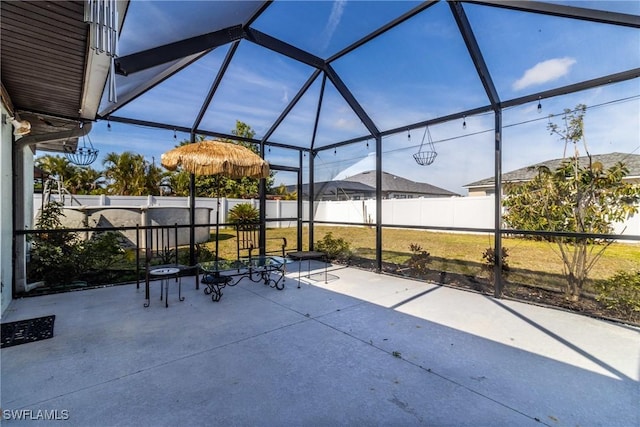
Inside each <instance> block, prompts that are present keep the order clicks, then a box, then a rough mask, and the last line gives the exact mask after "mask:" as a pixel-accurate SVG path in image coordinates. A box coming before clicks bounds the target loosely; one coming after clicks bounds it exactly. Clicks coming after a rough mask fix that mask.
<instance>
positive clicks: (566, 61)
mask: <svg viewBox="0 0 640 427" xmlns="http://www.w3.org/2000/svg"><path fill="white" fill-rule="evenodd" d="M575 63H576V60H575V59H573V58H569V57H564V58H554V59H548V60H546V61H542V62H538V63H537V64H536V65H534V66H533V67H531V68H529V69H528V70H527V71H525V72H524V75H523V76H522V77H521V78H519V79H518V80H516V81H515V83H513V86H512V87H513V90H522V89H524V88H526V87H529V86H534V85H539V84H542V83H546V82H550V81H553V80H556V79H559V78H560V77H562V76H564V75H566V74H567V73H569V70H570V68H571V66H572V65H573V64H575Z"/></svg>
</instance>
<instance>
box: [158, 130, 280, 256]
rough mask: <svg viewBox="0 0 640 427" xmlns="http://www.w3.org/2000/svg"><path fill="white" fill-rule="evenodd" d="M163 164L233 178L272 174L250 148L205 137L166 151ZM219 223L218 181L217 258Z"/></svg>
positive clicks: (264, 176)
mask: <svg viewBox="0 0 640 427" xmlns="http://www.w3.org/2000/svg"><path fill="white" fill-rule="evenodd" d="M160 163H162V166H164V167H165V168H167V169H169V170H171V171H173V170H176V169H177V168H178V167H180V168H181V169H182V170H184V171H187V172H190V173H192V174H194V175H217V176H225V177H227V178H232V179H238V178H243V177H249V178H267V177H268V176H269V163H267V161H266V160H264V159H262V158H261V157H260V156H258V155H257V154H256V153H254V152H253V151H251V150H249V149H248V148H246V147H243V146H241V145H236V144H232V143H228V142H221V141H211V140H205V141H200V142H194V143H191V144H185V145H181V146H180V147H176V148H174V149H173V150H169V151H167V152H166V153H164V154H163V155H162V157H161V158H160ZM191 208H193V206H192V207H191ZM219 222H220V185H219V180H218V185H217V209H216V259H218V231H219ZM192 226H193V224H192Z"/></svg>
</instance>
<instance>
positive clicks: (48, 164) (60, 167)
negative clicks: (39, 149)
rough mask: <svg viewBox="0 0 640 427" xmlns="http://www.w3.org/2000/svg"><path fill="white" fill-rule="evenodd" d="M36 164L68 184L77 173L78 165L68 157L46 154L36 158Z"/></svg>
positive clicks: (64, 183)
mask: <svg viewBox="0 0 640 427" xmlns="http://www.w3.org/2000/svg"><path fill="white" fill-rule="evenodd" d="M35 164H36V166H38V167H39V168H40V169H42V170H44V171H46V172H48V173H49V174H50V175H51V176H53V177H54V178H56V179H57V180H58V181H60V182H62V184H63V185H65V186H67V184H68V183H69V181H71V180H72V178H73V177H74V175H76V173H77V169H78V168H77V167H76V166H74V165H73V164H72V163H71V162H69V160H68V159H67V158H66V157H60V156H51V155H46V156H42V157H38V158H37V159H36V160H35Z"/></svg>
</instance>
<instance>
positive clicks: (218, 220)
mask: <svg viewBox="0 0 640 427" xmlns="http://www.w3.org/2000/svg"><path fill="white" fill-rule="evenodd" d="M216 199H217V204H216V261H218V259H219V256H218V243H219V238H218V232H219V231H220V176H216Z"/></svg>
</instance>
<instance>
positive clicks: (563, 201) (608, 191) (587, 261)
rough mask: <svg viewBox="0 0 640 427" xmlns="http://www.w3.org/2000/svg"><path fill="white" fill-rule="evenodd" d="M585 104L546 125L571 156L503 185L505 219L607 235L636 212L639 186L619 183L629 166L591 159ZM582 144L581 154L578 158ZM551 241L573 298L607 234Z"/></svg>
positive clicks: (521, 226) (523, 225)
mask: <svg viewBox="0 0 640 427" xmlns="http://www.w3.org/2000/svg"><path fill="white" fill-rule="evenodd" d="M585 113H586V106H584V105H578V106H577V108H576V109H575V110H573V111H571V110H568V109H566V110H565V114H564V128H560V127H559V126H558V125H556V124H553V123H550V124H549V125H548V129H549V130H550V131H551V133H552V134H557V135H559V137H560V139H561V141H563V142H564V143H565V152H566V147H567V145H569V144H573V146H574V150H573V155H572V156H571V157H568V158H565V160H563V161H562V163H561V165H560V166H559V167H558V168H557V169H556V170H550V169H549V168H547V167H539V168H538V174H537V175H536V176H535V177H534V178H533V179H532V180H531V181H529V182H526V183H522V184H511V185H508V186H506V197H505V201H504V205H505V207H506V208H507V213H506V214H505V215H504V220H505V222H506V224H507V225H508V226H509V227H511V228H513V229H518V230H542V231H553V232H562V233H577V234H610V233H611V232H612V231H613V227H612V225H611V224H612V223H614V222H620V221H623V220H625V219H626V218H627V217H628V216H629V215H631V214H634V213H636V212H638V206H637V203H638V202H639V201H640V186H638V185H633V184H631V183H629V182H625V181H624V178H625V176H627V174H628V173H629V170H628V169H627V168H626V166H625V165H624V164H623V163H617V164H615V165H613V166H611V167H609V168H608V169H605V168H604V166H603V165H602V163H600V162H594V161H593V160H592V157H591V155H590V154H589V153H588V150H587V147H586V143H585V138H584V121H583V118H584V115H585ZM579 143H582V144H583V146H584V148H585V151H586V153H587V155H586V156H584V157H580V155H579V150H578V144H579ZM547 240H548V241H549V242H551V243H552V244H555V245H557V247H558V253H559V256H560V257H561V259H562V261H563V268H564V274H565V276H566V286H565V294H566V295H567V298H569V299H571V300H573V301H577V300H578V299H579V297H580V294H581V292H582V289H583V286H584V284H585V281H586V280H587V277H588V274H589V272H590V271H591V269H592V268H593V266H594V265H595V264H596V262H597V261H598V260H599V259H600V257H601V256H602V254H603V253H604V251H605V250H606V248H607V247H608V246H609V245H610V244H611V243H612V240H611V239H594V238H589V237H581V236H575V237H573V236H571V237H561V236H552V237H549V238H547Z"/></svg>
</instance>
